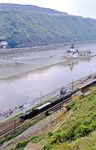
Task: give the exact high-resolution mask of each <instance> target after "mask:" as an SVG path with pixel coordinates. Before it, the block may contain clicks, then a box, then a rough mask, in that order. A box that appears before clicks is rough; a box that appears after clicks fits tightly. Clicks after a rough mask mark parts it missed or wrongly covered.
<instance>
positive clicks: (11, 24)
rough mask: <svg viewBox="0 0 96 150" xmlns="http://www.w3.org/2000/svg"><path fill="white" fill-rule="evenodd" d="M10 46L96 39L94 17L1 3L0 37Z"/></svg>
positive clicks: (95, 21)
mask: <svg viewBox="0 0 96 150" xmlns="http://www.w3.org/2000/svg"><path fill="white" fill-rule="evenodd" d="M2 39H4V40H7V41H8V42H9V46H10V47H22V46H35V45H46V44H57V43H64V42H71V41H85V40H95V39H96V20H93V19H88V18H87V19H85V18H83V17H77V16H71V15H68V14H66V13H61V12H58V11H55V10H52V9H44V8H40V7H35V6H22V5H12V4H0V40H2Z"/></svg>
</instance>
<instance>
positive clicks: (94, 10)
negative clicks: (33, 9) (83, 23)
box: [0, 0, 96, 19]
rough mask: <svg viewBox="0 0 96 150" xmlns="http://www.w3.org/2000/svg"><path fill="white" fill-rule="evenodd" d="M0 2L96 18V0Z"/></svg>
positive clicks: (8, 0) (22, 0) (20, 0)
mask: <svg viewBox="0 0 96 150" xmlns="http://www.w3.org/2000/svg"><path fill="white" fill-rule="evenodd" d="M0 3H18V4H32V5H37V6H42V7H48V8H53V9H56V10H60V11H63V12H67V13H69V14H73V15H80V16H84V17H91V18H95V19H96V0H0Z"/></svg>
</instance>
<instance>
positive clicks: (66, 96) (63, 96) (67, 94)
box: [20, 79, 96, 121]
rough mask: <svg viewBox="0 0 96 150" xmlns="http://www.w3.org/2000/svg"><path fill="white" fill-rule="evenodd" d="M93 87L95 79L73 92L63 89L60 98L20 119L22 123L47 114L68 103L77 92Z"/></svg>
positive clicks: (26, 113) (23, 115)
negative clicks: (58, 105)
mask: <svg viewBox="0 0 96 150" xmlns="http://www.w3.org/2000/svg"><path fill="white" fill-rule="evenodd" d="M92 85H96V79H94V80H93V81H91V82H89V83H86V84H84V85H82V86H80V87H79V88H77V89H75V90H73V89H72V90H69V91H66V90H65V88H62V89H61V90H60V95H59V96H58V98H57V99H56V100H55V101H48V102H47V103H45V104H43V105H41V106H39V107H37V108H35V109H33V110H32V111H27V112H25V113H24V114H22V115H21V116H20V119H21V121H25V120H26V119H30V118H33V117H35V116H36V115H38V114H40V113H42V112H44V111H45V113H46V112H47V111H48V109H50V108H51V107H53V106H55V105H57V104H59V103H60V102H67V101H68V99H70V98H71V96H72V94H74V93H76V92H77V91H83V90H84V89H86V88H88V87H90V86H92ZM46 114H47V113H46Z"/></svg>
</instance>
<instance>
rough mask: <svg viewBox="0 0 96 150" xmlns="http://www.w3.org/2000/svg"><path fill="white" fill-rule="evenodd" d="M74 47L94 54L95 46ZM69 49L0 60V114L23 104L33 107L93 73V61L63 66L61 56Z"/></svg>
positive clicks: (94, 59)
mask: <svg viewBox="0 0 96 150" xmlns="http://www.w3.org/2000/svg"><path fill="white" fill-rule="evenodd" d="M76 46H77V48H78V49H79V50H91V51H92V53H96V43H86V44H84V43H83V44H77V45H76ZM68 48H69V45H68V46H64V47H60V48H57V49H52V50H49V51H48V50H43V51H38V52H32V54H31V56H30V54H29V55H28V54H27V55H26V56H25V55H23V56H18V57H17V56H16V55H15V56H14V57H12V58H11V57H9V58H7V59H6V60H5V59H3V61H1V63H0V69H1V70H0V112H4V111H6V110H8V109H10V108H14V107H15V106H20V105H22V104H24V103H25V102H33V105H34V99H35V98H36V97H40V96H42V95H44V94H47V93H49V92H51V91H53V90H55V89H57V88H59V87H62V86H64V85H66V84H68V83H70V82H72V81H75V80H77V79H80V78H82V77H84V76H87V75H89V74H90V73H96V57H93V58H91V59H85V60H74V61H68V62H66V63H65V62H64V61H63V60H64V52H65V50H66V49H68ZM28 58H30V59H28ZM21 62H22V63H21ZM29 62H30V63H29ZM44 64H46V65H45V66H46V67H44ZM22 68H23V71H22ZM31 68H32V69H31ZM39 68H40V69H39ZM24 70H25V71H24ZM8 75H9V76H8Z"/></svg>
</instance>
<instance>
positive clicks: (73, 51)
mask: <svg viewBox="0 0 96 150" xmlns="http://www.w3.org/2000/svg"><path fill="white" fill-rule="evenodd" d="M65 57H66V58H78V57H79V51H78V50H77V49H76V48H75V47H74V45H71V47H70V49H69V50H67V52H66V54H65Z"/></svg>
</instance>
